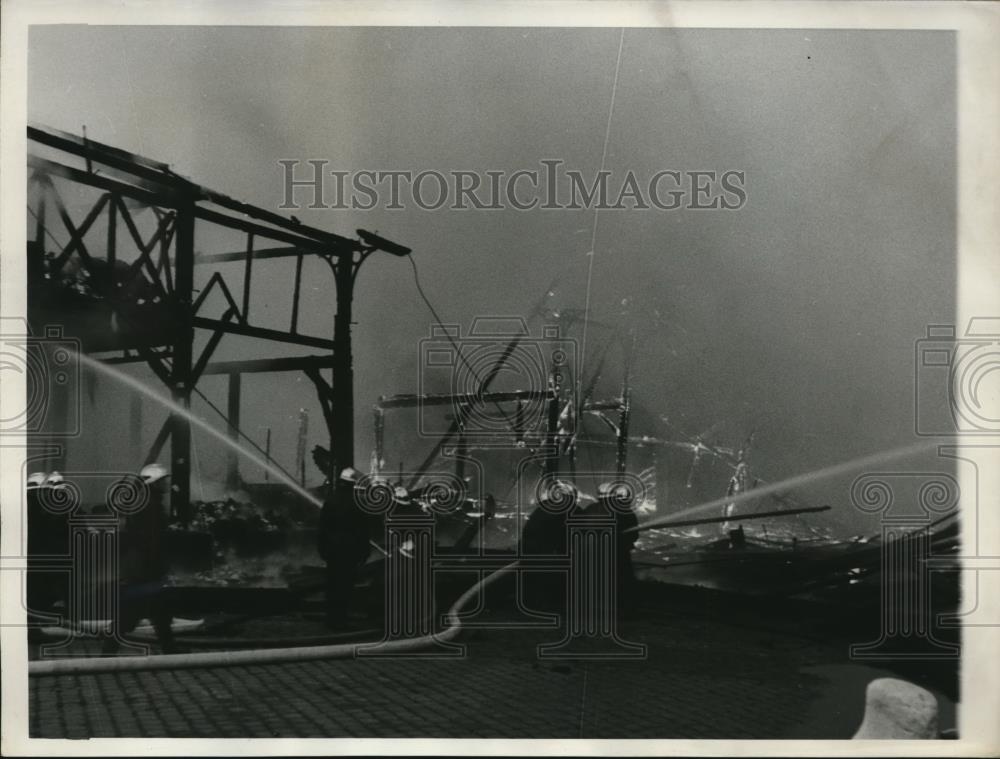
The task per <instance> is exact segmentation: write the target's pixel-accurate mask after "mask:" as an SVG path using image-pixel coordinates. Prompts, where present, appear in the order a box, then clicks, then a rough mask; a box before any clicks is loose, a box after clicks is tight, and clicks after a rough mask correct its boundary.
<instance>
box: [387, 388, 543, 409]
mask: <svg viewBox="0 0 1000 759" xmlns="http://www.w3.org/2000/svg"><path fill="white" fill-rule="evenodd" d="M551 397H552V391H551V390H544V391H543V390H511V391H504V392H493V393H481V394H475V393H459V394H450V393H435V394H430V395H412V394H408V393H407V394H401V395H391V396H389V397H388V398H379V400H378V403H377V404H376V406H377V407H378V408H382V409H391V408H412V407H414V406H446V405H449V404H456V405H458V406H475V405H476V404H482V403H509V402H511V401H530V400H540V401H544V400H549V399H550V398H551Z"/></svg>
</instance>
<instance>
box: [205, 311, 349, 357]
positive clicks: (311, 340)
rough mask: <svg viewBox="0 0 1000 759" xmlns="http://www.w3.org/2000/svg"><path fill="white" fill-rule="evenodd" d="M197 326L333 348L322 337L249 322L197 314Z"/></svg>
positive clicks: (312, 346)
mask: <svg viewBox="0 0 1000 759" xmlns="http://www.w3.org/2000/svg"><path fill="white" fill-rule="evenodd" d="M192 323H193V324H194V326H195V327H198V328H201V329H211V330H216V329H221V330H222V331H223V332H230V333H232V334H234V335H243V336H244V337H257V338H260V339H261V340H274V341H276V342H279V343H293V344H295V345H308V346H309V347H311V348H326V349H327V350H333V341H332V340H326V339H324V338H322V337H311V336H309V335H293V334H291V333H289V332H282V331H280V330H277V329H265V328H264V327H251V326H250V325H249V324H240V323H238V322H237V323H226V322H223V321H220V320H219V319H206V318H205V317H203V316H196V317H194V318H193V319H192Z"/></svg>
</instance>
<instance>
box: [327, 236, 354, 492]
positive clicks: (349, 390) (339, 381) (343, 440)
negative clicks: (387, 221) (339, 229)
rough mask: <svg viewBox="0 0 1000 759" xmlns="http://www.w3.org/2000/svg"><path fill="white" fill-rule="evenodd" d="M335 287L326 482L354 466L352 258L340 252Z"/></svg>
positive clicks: (333, 479)
mask: <svg viewBox="0 0 1000 759" xmlns="http://www.w3.org/2000/svg"><path fill="white" fill-rule="evenodd" d="M333 273H334V278H335V280H336V284H337V315H336V317H335V318H334V326H333V403H332V404H331V406H332V409H331V410H332V412H333V413H332V416H333V429H332V430H331V438H330V460H331V462H333V469H332V471H331V472H330V482H334V481H335V480H336V473H337V472H339V471H340V470H342V469H344V468H345V467H349V466H354V365H353V358H352V356H351V305H352V300H353V297H354V256H353V254H352V253H343V254H341V255H340V256H338V257H337V260H336V262H335V263H334V266H333Z"/></svg>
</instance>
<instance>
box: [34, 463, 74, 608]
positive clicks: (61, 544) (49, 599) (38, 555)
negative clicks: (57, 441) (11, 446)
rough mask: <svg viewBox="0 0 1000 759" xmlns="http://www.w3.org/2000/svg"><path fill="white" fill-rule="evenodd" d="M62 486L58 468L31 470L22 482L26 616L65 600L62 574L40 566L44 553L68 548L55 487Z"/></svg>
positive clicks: (60, 500) (61, 501)
mask: <svg viewBox="0 0 1000 759" xmlns="http://www.w3.org/2000/svg"><path fill="white" fill-rule="evenodd" d="M65 487H66V483H65V482H64V481H63V478H62V475H61V474H59V473H58V472H53V473H52V474H47V473H45V472H33V473H32V474H30V475H29V476H28V480H27V482H26V483H25V490H26V491H27V492H26V495H27V516H28V530H27V532H28V544H27V555H28V573H27V601H28V611H29V614H30V616H32V617H35V615H36V614H38V613H44V612H50V611H51V610H52V608H53V607H54V606H55V604H56V602H58V601H65V600H66V599H65V596H66V588H67V585H66V575H65V574H64V573H62V572H52V571H45V570H44V569H42V565H44V563H45V560H46V557H53V558H65V557H66V556H67V555H68V551H69V527H68V525H67V523H66V518H65V512H66V508H65V507H66V506H68V505H69V504H65V503H64V500H65V498H63V497H62V495H61V494H59V493H57V492H56V491H60V490H62V489H63V488H65Z"/></svg>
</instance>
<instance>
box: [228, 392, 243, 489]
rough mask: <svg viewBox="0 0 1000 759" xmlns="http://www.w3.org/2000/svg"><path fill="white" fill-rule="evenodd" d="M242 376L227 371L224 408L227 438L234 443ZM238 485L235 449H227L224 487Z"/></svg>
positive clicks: (236, 433)
mask: <svg viewBox="0 0 1000 759" xmlns="http://www.w3.org/2000/svg"><path fill="white" fill-rule="evenodd" d="M242 376H243V375H241V374H240V373H239V372H230V373H229V397H228V406H227V408H226V421H227V423H228V433H229V439H230V440H232V441H233V442H234V443H238V442H239V437H240V390H241V386H242V383H241V379H242ZM239 486H240V460H239V456H238V455H237V454H236V451H235V450H233V449H232V448H230V449H229V451H228V452H227V455H226V487H228V488H231V489H235V488H238V487H239Z"/></svg>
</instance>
